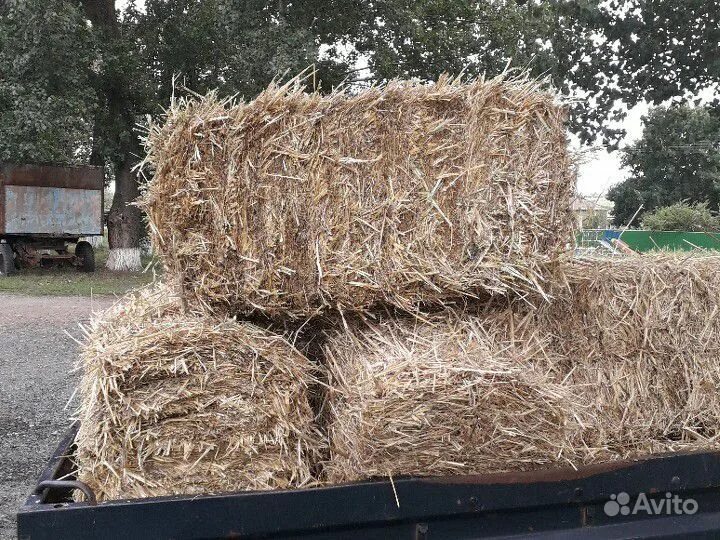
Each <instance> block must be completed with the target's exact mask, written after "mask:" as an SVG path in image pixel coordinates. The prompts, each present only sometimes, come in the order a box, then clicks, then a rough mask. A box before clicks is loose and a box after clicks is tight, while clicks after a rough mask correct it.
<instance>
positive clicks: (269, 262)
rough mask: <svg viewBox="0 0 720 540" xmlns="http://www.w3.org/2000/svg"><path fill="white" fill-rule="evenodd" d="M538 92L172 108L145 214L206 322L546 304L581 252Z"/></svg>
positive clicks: (552, 119) (562, 153)
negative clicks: (557, 263) (545, 296)
mask: <svg viewBox="0 0 720 540" xmlns="http://www.w3.org/2000/svg"><path fill="white" fill-rule="evenodd" d="M541 86H542V85H541V83H540V82H538V81H534V80H529V79H527V78H523V77H516V78H511V77H505V78H496V79H492V80H475V81H472V82H469V83H462V82H461V81H460V80H459V79H451V78H447V77H442V78H440V80H438V81H437V82H436V83H435V84H430V85H427V84H420V83H412V82H403V81H393V82H390V83H388V84H387V85H386V86H382V87H373V88H371V89H369V90H366V91H363V92H361V93H359V94H355V95H351V94H349V93H347V92H346V91H345V90H342V89H340V90H337V91H335V92H333V93H332V94H330V95H326V96H323V95H320V94H318V93H305V92H303V91H302V86H301V83H300V81H298V80H297V79H295V80H293V81H290V82H289V83H287V84H285V85H284V86H277V85H271V86H270V87H269V88H267V89H266V90H265V91H264V92H262V93H261V94H260V95H259V96H258V97H257V98H256V99H254V100H253V101H251V102H249V103H234V102H232V101H220V100H218V99H217V98H216V97H215V96H214V95H212V94H211V95H209V96H207V97H205V98H203V99H199V100H190V101H184V100H178V101H176V102H175V103H174V104H173V105H172V107H171V108H170V110H169V112H168V116H167V120H166V122H165V124H164V125H162V126H158V125H156V126H151V127H150V130H149V133H148V137H147V147H148V150H149V155H148V158H147V161H148V163H149V165H150V167H151V168H152V169H153V171H154V176H153V178H152V180H151V181H150V182H149V185H148V187H147V191H146V193H145V195H144V198H143V202H142V206H143V207H144V208H145V210H146V211H147V213H148V216H149V219H150V225H151V231H152V237H153V242H154V245H155V248H156V251H157V252H158V253H159V254H160V256H161V257H162V259H163V261H164V263H165V266H166V267H167V269H168V271H169V272H170V273H171V274H172V275H176V276H178V277H179V278H180V283H181V284H182V290H183V291H184V292H183V294H184V295H185V296H186V297H187V299H188V300H189V301H190V302H191V303H193V304H195V305H199V306H203V307H204V308H210V309H211V310H217V311H223V312H229V313H231V314H233V315H234V314H249V313H250V312H257V311H259V312H263V313H265V314H267V315H271V316H274V315H282V316H286V315H291V316H298V317H301V316H306V315H308V314H313V313H317V312H321V311H323V310H326V309H340V310H365V309H367V308H369V307H370V306H373V305H374V304H377V303H389V304H393V305H396V306H400V307H401V308H403V309H413V308H414V307H415V306H416V305H417V304H418V303H420V302H426V303H437V304H442V303H443V302H444V301H445V300H446V299H448V298H451V297H455V296H470V297H472V296H479V295H483V294H487V293H491V294H492V293H502V294H504V293H508V292H511V291H514V290H518V291H526V290H536V291H537V290H542V289H543V288H544V287H545V283H544V279H545V276H546V274H547V271H548V270H547V267H548V265H550V266H551V265H552V263H553V261H554V260H555V259H556V258H557V257H558V256H559V255H560V254H561V253H562V252H563V251H564V250H565V249H566V245H567V244H568V243H569V242H570V241H571V228H572V221H573V218H572V214H571V212H570V199H571V196H572V194H573V191H574V185H575V182H574V171H573V167H572V165H571V160H570V158H569V155H568V151H567V139H566V134H565V128H564V120H565V116H566V115H565V111H564V108H563V106H562V105H561V104H560V103H559V102H558V100H557V99H556V97H555V96H554V95H553V94H551V93H548V92H546V91H543V90H542V88H541Z"/></svg>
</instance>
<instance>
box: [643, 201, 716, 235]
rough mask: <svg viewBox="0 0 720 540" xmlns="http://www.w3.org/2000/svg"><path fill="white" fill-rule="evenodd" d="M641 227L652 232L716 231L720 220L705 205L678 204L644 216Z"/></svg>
mask: <svg viewBox="0 0 720 540" xmlns="http://www.w3.org/2000/svg"><path fill="white" fill-rule="evenodd" d="M642 226H643V228H644V229H650V230H652V231H689V232H703V231H717V230H718V228H720V220H718V217H717V216H715V215H713V214H712V212H710V210H709V209H708V207H707V204H706V203H695V204H688V203H686V202H679V203H676V204H673V205H670V206H663V207H661V208H658V209H656V210H655V211H653V212H649V213H647V214H645V216H643V220H642Z"/></svg>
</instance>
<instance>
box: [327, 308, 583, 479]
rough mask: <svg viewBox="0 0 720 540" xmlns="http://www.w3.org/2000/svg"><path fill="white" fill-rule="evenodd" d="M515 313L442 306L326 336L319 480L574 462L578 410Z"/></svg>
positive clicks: (538, 343) (535, 340)
mask: <svg viewBox="0 0 720 540" xmlns="http://www.w3.org/2000/svg"><path fill="white" fill-rule="evenodd" d="M516 318H517V315H515V314H512V313H510V312H508V311H505V312H497V313H494V314H491V315H483V316H471V315H468V314H458V313H455V312H452V311H450V312H446V313H441V314H436V315H433V316H431V317H429V318H427V319H426V320H425V321H419V320H395V321H393V320H386V321H383V323H382V324H381V325H374V324H368V325H365V326H364V327H360V328H358V327H356V328H353V329H351V330H349V331H338V332H336V333H335V334H331V336H330V337H329V340H328V342H327V344H326V347H325V351H326V361H327V367H328V370H329V372H330V390H329V395H328V403H327V410H328V413H327V415H328V431H329V439H330V451H331V456H330V459H329V461H328V462H327V463H325V465H324V472H325V479H326V480H327V481H329V482H341V481H350V480H358V479H363V478H368V477H376V476H388V475H390V476H392V475H418V476H425V475H448V474H471V473H486V472H499V471H510V470H530V469H537V468H542V467H547V466H550V465H553V464H555V465H562V464H564V465H567V464H568V463H573V462H574V461H575V459H576V458H575V455H574V453H575V449H574V448H573V446H572V445H573V443H574V441H575V439H576V437H577V432H578V428H579V423H578V421H577V419H576V418H574V416H573V415H574V414H575V413H576V412H577V410H579V409H581V408H582V407H581V404H578V403H577V402H576V401H575V398H574V396H573V394H572V392H571V391H570V390H569V389H568V388H567V387H566V386H563V385H562V384H560V383H558V382H557V381H556V380H555V375H554V373H552V371H548V370H546V368H544V367H543V362H542V361H539V360H541V359H542V358H543V354H544V352H543V347H542V339H541V338H540V336H537V339H532V338H530V337H529V336H525V337H524V338H523V339H522V340H521V339H517V340H516V339H514V338H513V337H512V332H510V330H511V329H512V327H513V325H514V324H515V322H514V319H516Z"/></svg>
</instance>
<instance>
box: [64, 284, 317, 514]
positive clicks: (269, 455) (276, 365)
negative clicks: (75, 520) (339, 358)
mask: <svg viewBox="0 0 720 540" xmlns="http://www.w3.org/2000/svg"><path fill="white" fill-rule="evenodd" d="M81 363H82V366H83V368H84V374H83V377H82V382H81V387H80V394H81V409H80V412H79V418H80V421H81V426H80V430H79V432H78V435H77V439H76V443H77V453H76V460H77V466H78V478H79V479H80V480H82V481H83V482H85V483H87V484H88V485H89V486H90V487H91V488H92V489H93V490H94V491H95V493H96V494H97V496H98V498H99V499H100V500H110V499H118V498H136V497H150V496H160V495H172V494H197V493H208V492H216V491H238V490H254V489H273V488H288V487H299V486H304V485H308V484H309V483H310V482H311V481H312V478H313V476H312V474H311V467H312V464H313V462H314V461H315V460H317V456H318V453H319V452H320V448H321V447H322V443H321V437H320V435H319V433H318V431H317V428H316V427H315V426H314V424H313V421H314V414H313V412H312V410H311V408H310V406H309V403H308V399H309V398H308V386H309V385H310V384H312V383H313V381H314V380H315V379H314V372H315V368H314V367H313V365H312V364H311V363H310V361H309V360H308V359H307V358H306V357H305V356H303V355H302V354H301V353H299V352H298V351H297V350H296V349H295V348H294V347H292V346H291V345H290V344H289V343H288V342H287V341H285V340H284V339H283V338H282V337H281V336H279V335H275V334H273V333H272V332H270V331H268V330H265V329H263V328H260V327H257V326H254V325H252V324H250V323H243V322H237V321H235V320H232V319H213V318H208V317H201V316H196V315H192V314H183V313H182V310H180V308H179V304H178V302H177V299H174V298H172V296H171V295H170V294H169V291H168V289H167V288H166V287H159V288H155V289H146V290H144V291H142V292H141V293H139V294H137V295H135V296H133V297H130V298H128V299H126V300H125V301H124V302H122V303H120V304H118V305H117V306H116V307H114V308H112V309H111V310H110V311H108V312H107V313H106V314H104V315H103V316H100V317H99V318H96V319H95V320H94V321H93V322H92V324H91V327H90V330H89V337H88V342H87V344H86V345H85V347H84V350H83V352H82V358H81Z"/></svg>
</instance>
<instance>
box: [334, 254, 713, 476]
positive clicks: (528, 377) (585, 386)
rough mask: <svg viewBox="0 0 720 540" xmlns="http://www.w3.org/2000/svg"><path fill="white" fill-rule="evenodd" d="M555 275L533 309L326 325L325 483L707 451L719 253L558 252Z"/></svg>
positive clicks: (517, 305) (520, 306)
mask: <svg viewBox="0 0 720 540" xmlns="http://www.w3.org/2000/svg"><path fill="white" fill-rule="evenodd" d="M554 282H555V287H554V288H553V289H552V290H551V292H552V294H553V297H552V299H551V301H549V302H546V301H544V300H543V299H542V298H539V299H538V302H537V306H536V307H532V306H531V305H530V304H529V303H528V302H525V301H519V300H516V301H515V302H512V303H510V304H508V303H506V302H498V303H496V305H494V306H490V305H474V306H472V305H471V306H466V307H465V308H464V310H463V311H460V310H446V311H444V312H439V313H436V314H433V315H427V316H425V319H424V320H412V319H398V320H393V319H390V320H382V321H381V322H380V323H377V324H363V325H361V326H358V325H357V324H355V323H353V324H352V325H350V329H349V330H336V331H335V332H334V333H331V334H330V338H329V340H328V341H327V343H326V345H325V348H326V353H325V354H326V359H327V363H328V369H329V372H330V381H331V385H330V390H329V396H328V403H327V411H328V412H327V418H328V420H327V424H328V431H329V443H330V451H331V456H330V460H329V462H328V463H326V464H325V466H324V471H325V479H326V480H327V481H329V482H337V481H347V480H359V479H364V478H369V477H374V476H388V475H417V476H427V475H445V474H472V473H484V472H499V471H508V470H525V469H535V468H544V467H549V466H562V465H564V464H565V465H572V466H580V465H588V464H594V463H602V462H607V461H613V460H619V459H631V458H637V457H643V456H648V455H651V454H657V453H663V452H675V451H691V450H705V451H709V450H716V449H717V448H718V447H719V443H718V440H719V439H720V256H717V255H712V256H710V255H704V256H697V255H690V256H688V255H682V256H678V255H671V254H648V255H644V256H641V257H627V258H623V259H609V260H604V259H588V260H571V261H567V262H565V263H564V264H563V265H562V266H561V267H559V268H558V271H557V273H556V274H555V277H554ZM525 300H527V298H526V299H525Z"/></svg>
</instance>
